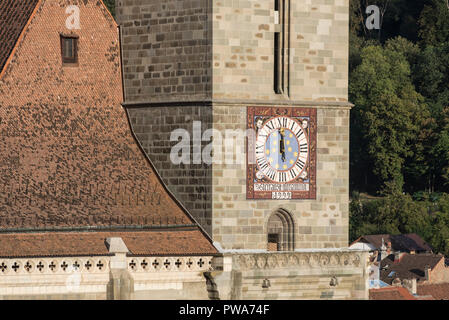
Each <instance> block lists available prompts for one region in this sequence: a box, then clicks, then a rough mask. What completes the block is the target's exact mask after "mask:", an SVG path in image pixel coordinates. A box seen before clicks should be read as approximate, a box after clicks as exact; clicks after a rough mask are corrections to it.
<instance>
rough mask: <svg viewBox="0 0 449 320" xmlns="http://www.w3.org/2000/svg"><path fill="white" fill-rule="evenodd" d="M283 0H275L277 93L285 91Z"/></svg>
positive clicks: (275, 72) (275, 71)
mask: <svg viewBox="0 0 449 320" xmlns="http://www.w3.org/2000/svg"><path fill="white" fill-rule="evenodd" d="M281 13H282V12H281V0H274V23H275V26H274V28H275V30H274V92H276V93H277V94H281V93H283V91H282V59H281V56H282V55H281V50H282V43H281V42H282V41H281V40H282V39H281V29H282V21H281V20H282V19H281Z"/></svg>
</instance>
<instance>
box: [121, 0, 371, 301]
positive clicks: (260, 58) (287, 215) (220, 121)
mask: <svg viewBox="0 0 449 320" xmlns="http://www.w3.org/2000/svg"><path fill="white" fill-rule="evenodd" d="M348 11H349V0H295V1H293V0H257V1H256V0H233V1H230V0H212V1H211V0H162V1H161V0H144V1H141V0H140V1H138V0H117V1H116V12H117V22H118V24H119V25H120V35H121V44H122V47H121V51H122V52H121V54H122V68H123V84H124V103H123V106H124V108H125V109H126V110H127V112H128V116H129V118H130V121H131V124H132V127H133V131H134V134H135V135H136V137H137V138H138V140H139V141H140V144H141V146H142V148H143V149H144V150H145V152H146V153H147V154H148V156H149V158H150V159H151V160H152V162H153V164H154V166H155V167H156V168H157V170H158V173H159V174H160V175H161V177H162V179H163V180H164V182H165V184H166V185H167V187H168V188H169V189H170V190H171V191H172V193H173V194H174V195H175V196H176V197H177V199H178V200H179V201H180V202H181V203H182V204H183V205H184V206H185V207H186V208H187V210H188V211H189V212H190V213H191V214H192V215H193V216H194V217H195V219H196V220H197V221H198V222H199V223H200V224H201V225H202V227H203V229H204V230H205V231H206V232H207V233H208V234H209V235H210V236H211V238H212V239H213V240H214V243H215V245H216V246H217V248H219V249H220V250H221V252H222V254H223V256H222V258H217V259H216V268H215V270H216V271H217V270H218V271H220V272H221V273H219V274H214V273H211V274H210V278H209V280H208V281H209V284H215V285H216V286H217V288H218V292H219V295H220V297H221V298H228V299H229V298H231V299H240V298H244V299H259V298H271V299H277V298H290V299H295V298H299V299H304V298H309V299H319V298H326V299H327V298H362V299H363V298H367V282H366V274H365V268H364V265H365V264H364V259H365V258H366V257H365V255H364V254H362V253H355V252H351V251H349V250H348V249H347V247H348V204H349V112H350V108H351V106H352V105H351V104H350V103H349V102H348V43H349V38H348V37H349V35H348V28H349V26H348V25H349V14H348ZM211 136H213V139H211ZM187 138H190V139H189V140H187ZM211 141H212V142H211ZM182 143H184V144H182ZM211 150H213V152H212V153H211ZM181 151H183V152H184V153H182V152H181ZM272 251H277V252H272ZM220 259H222V260H220ZM219 260H220V262H217V261H219ZM284 276H285V277H284ZM270 281H271V283H270ZM307 284H309V285H312V287H310V286H309V287H307ZM288 285H291V286H293V287H294V288H295V289H294V290H293V289H292V288H293V287H291V286H290V287H288ZM286 286H287V287H286ZM261 290H262V291H263V292H261Z"/></svg>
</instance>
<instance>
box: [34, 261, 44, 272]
mask: <svg viewBox="0 0 449 320" xmlns="http://www.w3.org/2000/svg"><path fill="white" fill-rule="evenodd" d="M36 267H37V268H38V269H39V271H42V269H44V265H43V264H42V261H39V263H38V265H37V266H36Z"/></svg>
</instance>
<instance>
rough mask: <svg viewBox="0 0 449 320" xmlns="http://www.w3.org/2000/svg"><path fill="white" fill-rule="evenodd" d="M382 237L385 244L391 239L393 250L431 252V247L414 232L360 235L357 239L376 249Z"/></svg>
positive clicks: (378, 247) (380, 244)
mask: <svg viewBox="0 0 449 320" xmlns="http://www.w3.org/2000/svg"><path fill="white" fill-rule="evenodd" d="M382 239H384V241H385V245H387V242H388V241H391V247H392V250H393V251H400V252H411V251H416V252H429V253H430V252H432V247H431V246H430V245H429V244H428V243H426V242H425V241H424V240H423V239H422V238H421V237H420V236H419V235H417V234H416V233H410V234H398V235H390V234H374V235H366V236H361V237H360V238H359V239H358V240H357V241H362V242H367V243H370V244H372V245H373V246H375V247H376V248H377V249H378V250H379V249H380V247H381V246H382Z"/></svg>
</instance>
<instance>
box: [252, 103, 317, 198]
mask: <svg viewBox="0 0 449 320" xmlns="http://www.w3.org/2000/svg"><path fill="white" fill-rule="evenodd" d="M316 126H317V125H316V109H313V108H288V107H248V108H247V127H248V129H250V130H249V131H248V132H255V134H254V135H249V136H248V141H247V183H246V195H247V198H248V199H276V200H282V199H315V198H316Z"/></svg>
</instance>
